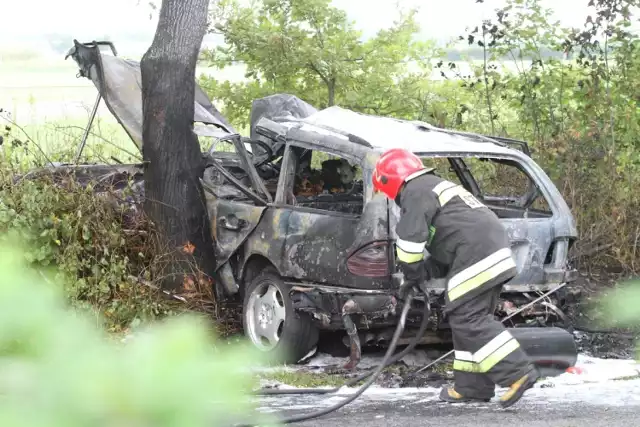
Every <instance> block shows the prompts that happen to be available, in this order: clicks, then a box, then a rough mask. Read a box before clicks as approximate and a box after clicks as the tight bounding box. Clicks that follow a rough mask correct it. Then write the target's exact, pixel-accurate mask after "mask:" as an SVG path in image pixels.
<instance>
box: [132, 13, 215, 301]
mask: <svg viewBox="0 0 640 427" xmlns="http://www.w3.org/2000/svg"><path fill="white" fill-rule="evenodd" d="M208 5H209V0H163V1H162V6H161V9H160V14H159V21H158V27H157V29H156V33H155V37H154V39H153V42H152V44H151V47H150V48H149V50H147V52H146V53H145V54H144V56H143V57H142V60H141V62H140V70H141V75H142V98H143V110H142V111H143V130H142V138H143V159H144V161H145V169H144V178H145V205H144V210H145V212H146V213H147V215H148V216H149V218H150V219H151V221H152V222H153V224H154V225H155V227H156V230H157V231H158V232H159V236H160V240H159V241H158V243H159V244H160V245H161V249H162V250H164V252H163V253H170V254H171V256H167V257H166V259H167V260H168V261H167V262H166V263H164V264H163V265H162V266H156V267H157V268H158V270H159V271H156V272H155V273H157V275H158V276H159V277H158V280H159V284H160V286H162V287H163V288H164V289H173V290H175V289H179V288H180V287H182V286H183V284H185V283H189V284H193V280H195V279H194V274H197V273H205V276H202V277H205V278H207V279H208V278H211V277H213V273H214V268H215V254H214V252H213V241H212V237H211V232H210V225H209V219H208V215H207V210H206V205H205V201H204V200H205V199H204V192H203V189H202V186H201V185H200V181H199V177H201V176H202V172H203V169H204V162H203V159H202V153H201V149H200V144H199V142H198V138H197V136H196V135H195V134H194V132H193V115H194V96H195V68H196V63H197V59H198V54H199V51H200V47H201V45H202V39H203V37H204V35H205V32H206V28H207V8H208ZM194 267H197V268H194ZM196 283H197V282H196Z"/></svg>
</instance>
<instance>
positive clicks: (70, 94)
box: [0, 55, 515, 158]
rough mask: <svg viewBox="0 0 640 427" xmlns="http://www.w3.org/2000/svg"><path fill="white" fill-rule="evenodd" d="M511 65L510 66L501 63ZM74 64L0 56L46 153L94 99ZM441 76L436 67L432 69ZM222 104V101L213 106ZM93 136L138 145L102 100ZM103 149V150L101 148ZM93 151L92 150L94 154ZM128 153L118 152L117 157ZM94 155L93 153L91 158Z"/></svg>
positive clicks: (21, 116) (11, 107)
mask: <svg viewBox="0 0 640 427" xmlns="http://www.w3.org/2000/svg"><path fill="white" fill-rule="evenodd" d="M505 65H507V66H508V67H511V68H515V64H505ZM457 66H458V69H459V70H465V69H469V66H468V64H467V63H464V62H460V63H457ZM77 73H78V68H77V65H76V63H75V62H74V61H73V60H72V59H68V60H64V57H63V55H60V57H59V58H57V57H46V58H44V57H43V58H32V59H9V60H2V59H0V108H2V109H4V110H5V111H9V112H10V113H11V116H12V119H13V120H14V121H15V122H16V123H18V124H20V125H21V126H23V127H24V129H25V131H26V132H27V133H28V135H29V137H30V138H32V139H33V140H35V141H36V142H37V143H38V144H40V145H41V147H42V148H43V149H44V150H45V151H46V152H47V153H60V152H61V151H67V154H66V157H68V156H69V155H70V154H69V153H72V152H74V151H75V147H76V146H77V145H78V142H79V141H80V138H81V135H82V128H84V126H85V124H86V123H87V120H88V117H89V114H90V112H91V109H92V107H93V104H94V102H95V99H96V96H97V91H96V89H95V87H94V85H93V83H91V82H90V81H89V80H88V79H86V78H83V77H80V78H78V77H76V75H77ZM202 73H205V74H210V75H214V76H216V77H217V78H219V79H222V80H231V81H242V80H243V79H244V67H242V66H234V67H229V68H228V69H225V70H223V71H220V70H216V69H212V68H207V67H198V69H197V70H196V74H197V75H200V74H202ZM432 78H433V79H434V80H437V79H440V78H441V77H440V75H439V71H438V70H436V71H434V73H433V76H432ZM218 107H221V105H218ZM92 131H93V132H94V134H95V135H93V136H92V137H91V138H90V140H89V143H88V144H87V149H86V153H87V155H89V156H92V150H94V149H96V150H97V148H96V147H100V150H102V152H103V153H102V155H104V150H105V149H107V151H108V154H109V155H112V150H115V151H113V153H118V150H117V149H115V148H114V147H122V148H124V149H126V150H128V151H129V152H132V151H133V152H137V148H136V147H135V146H134V144H133V143H132V142H131V140H130V139H129V137H128V136H127V135H126V134H125V132H124V131H123V130H122V129H121V128H120V126H119V125H118V124H117V122H116V121H115V119H114V118H113V116H112V115H111V113H110V112H109V111H108V110H107V108H106V107H105V105H104V103H101V108H100V109H99V110H98V115H97V118H96V123H95V125H94V127H93V129H92ZM105 147H108V148H105ZM96 155H97V154H96ZM122 156H124V157H126V158H129V156H127V155H124V154H122V153H120V154H119V155H117V157H118V158H121V157H122ZM94 157H95V156H94Z"/></svg>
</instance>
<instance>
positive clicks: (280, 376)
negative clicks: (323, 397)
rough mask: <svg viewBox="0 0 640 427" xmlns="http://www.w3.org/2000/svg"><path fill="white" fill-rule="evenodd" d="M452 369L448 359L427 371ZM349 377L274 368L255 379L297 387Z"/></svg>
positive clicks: (402, 371) (401, 371) (400, 371)
mask: <svg viewBox="0 0 640 427" xmlns="http://www.w3.org/2000/svg"><path fill="white" fill-rule="evenodd" d="M414 370H415V368H413V367H412V368H408V367H406V366H404V365H393V366H390V367H388V368H387V369H385V370H384V371H383V373H387V374H388V373H395V374H397V375H400V376H406V375H408V374H409V373H411V372H413V371H414ZM452 370H453V362H451V361H448V362H441V363H439V364H437V365H435V366H434V367H432V368H431V369H430V370H429V372H433V373H437V374H441V375H443V376H446V374H447V373H448V372H451V371H452ZM358 374H359V373H358ZM351 378H352V377H351V376H348V375H346V374H344V373H327V372H308V371H303V370H296V371H288V370H274V371H270V372H267V373H260V374H258V375H257V376H256V379H257V380H266V381H275V382H278V383H281V384H286V385H288V386H291V387H298V388H314V387H337V386H341V385H343V384H344V383H345V382H347V381H349V380H350V379H351ZM362 383H363V381H361V382H359V383H357V384H355V387H358V386H360V385H362Z"/></svg>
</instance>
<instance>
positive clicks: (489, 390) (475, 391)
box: [448, 286, 532, 399]
mask: <svg viewBox="0 0 640 427" xmlns="http://www.w3.org/2000/svg"><path fill="white" fill-rule="evenodd" d="M501 289H502V286H495V287H492V288H490V289H487V290H486V291H485V292H483V293H481V294H479V295H478V296H477V297H475V298H473V299H471V300H470V301H468V302H465V303H463V304H461V305H460V306H459V307H457V308H456V309H454V310H453V311H452V312H450V313H449V314H448V319H449V325H450V326H451V331H452V334H453V346H454V349H455V360H454V362H453V369H454V378H455V386H454V388H455V390H456V391H457V392H458V393H460V394H461V395H463V396H465V397H474V398H479V399H490V398H492V397H493V396H494V395H495V384H498V385H499V386H501V387H509V386H511V385H512V384H513V383H514V382H516V381H517V380H518V379H520V378H521V377H522V376H524V375H525V374H527V373H528V372H529V370H530V369H531V368H532V365H531V364H530V362H529V359H528V356H527V355H526V354H525V352H524V351H523V349H522V348H521V347H520V344H519V343H518V341H517V340H516V339H515V338H514V337H513V336H512V335H511V334H510V333H509V331H508V330H507V329H506V328H505V327H504V325H503V324H502V323H500V322H499V321H497V320H495V318H494V312H495V309H496V306H497V304H498V297H499V295H500V291H501Z"/></svg>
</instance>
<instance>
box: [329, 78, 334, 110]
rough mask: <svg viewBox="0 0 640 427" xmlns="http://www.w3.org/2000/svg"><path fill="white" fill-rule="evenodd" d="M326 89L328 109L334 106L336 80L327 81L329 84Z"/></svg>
mask: <svg viewBox="0 0 640 427" xmlns="http://www.w3.org/2000/svg"><path fill="white" fill-rule="evenodd" d="M327 89H328V92H329V103H328V104H329V105H328V106H329V107H333V106H334V105H336V79H335V77H334V78H332V79H331V80H329V83H328V84H327Z"/></svg>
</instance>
